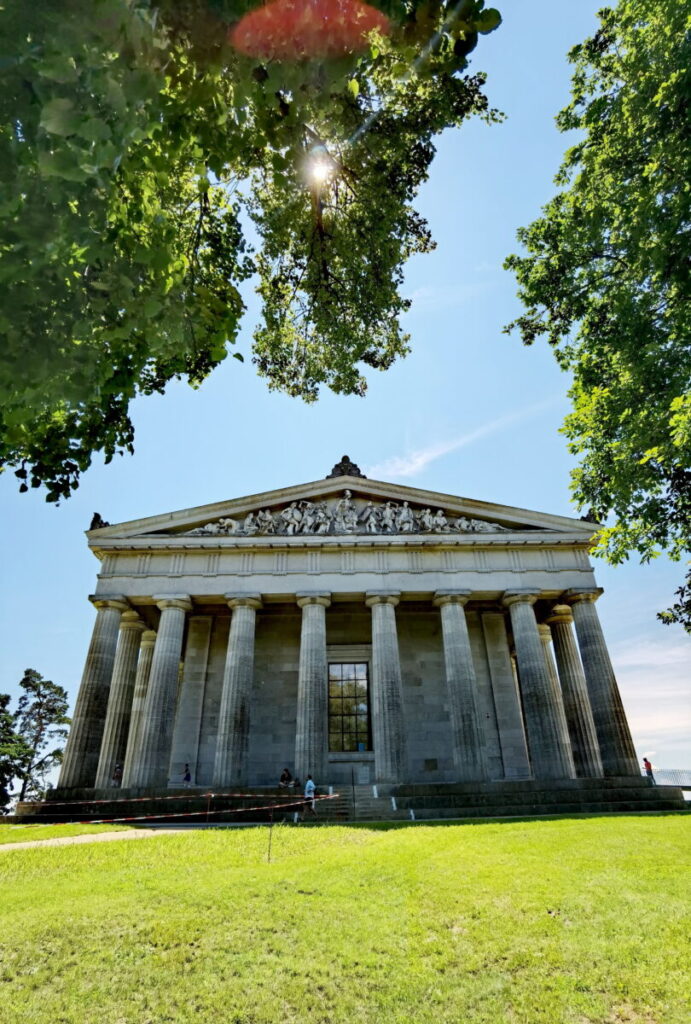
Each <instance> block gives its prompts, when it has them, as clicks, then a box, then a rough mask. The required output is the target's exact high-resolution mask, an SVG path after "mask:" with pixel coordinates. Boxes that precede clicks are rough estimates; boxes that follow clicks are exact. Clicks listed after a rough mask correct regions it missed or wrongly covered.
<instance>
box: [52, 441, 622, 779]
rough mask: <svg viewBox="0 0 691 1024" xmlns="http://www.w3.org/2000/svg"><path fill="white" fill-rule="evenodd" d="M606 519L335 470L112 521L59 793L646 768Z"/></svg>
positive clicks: (100, 527)
mask: <svg viewBox="0 0 691 1024" xmlns="http://www.w3.org/2000/svg"><path fill="white" fill-rule="evenodd" d="M593 529H594V527H593V525H592V524H591V523H590V522H587V521H582V520H579V519H571V518H566V517H564V516H556V515H547V514H545V513H542V512H532V511H527V510H525V509H520V508H512V507H509V506H505V505H496V504H489V503H487V502H482V501H475V500H469V499H467V498H462V497H455V496H453V495H449V494H441V493H436V492H432V491H425V490H418V489H415V488H411V487H407V486H400V485H398V484H388V483H381V482H379V481H375V480H369V479H366V478H365V477H364V476H363V475H362V474H361V473H360V471H359V469H358V467H357V466H355V465H354V464H353V463H351V462H350V461H349V460H348V459H347V458H346V457H344V459H343V461H342V462H341V463H339V464H338V465H337V466H335V467H334V470H333V471H332V473H331V474H330V475H329V476H328V477H326V478H325V479H321V480H317V481H315V482H312V483H306V484H301V485H299V486H295V487H287V488H282V489H280V490H273V491H267V492H265V493H262V494H254V495H250V496H248V497H243V498H235V499H233V500H230V501H223V502H220V503H218V504H214V505H205V506H201V507H198V508H191V509H186V510H184V511H181V512H171V513H166V514H163V515H159V516H153V517H151V518H147V519H139V520H135V521H132V522H127V523H120V524H117V525H110V524H108V523H105V522H104V521H103V520H101V519H100V517H98V516H95V517H94V522H93V523H92V529H91V530H89V532H88V534H87V536H88V543H89V546H90V548H91V549H92V550H93V552H94V554H95V555H96V556H97V558H98V559H99V560H100V563H101V566H100V569H101V571H100V573H99V575H98V583H97V586H96V591H95V593H94V594H93V596H92V597H91V598H90V600H91V602H92V604H93V605H94V607H95V608H96V622H95V625H94V630H93V636H92V640H91V645H90V648H89V652H88V655H87V658H86V664H85V667H84V675H83V679H82V683H81V688H80V690H79V696H78V699H77V704H76V708H75V712H74V719H73V724H72V729H71V732H70V736H69V741H68V745H67V750H66V754H65V758H64V763H63V766H62V774H61V777H60V783H59V792H60V794H62V795H63V796H64V795H69V793H70V792H74V791H76V790H80V791H83V790H90V789H95V790H101V789H106V788H108V787H110V786H111V785H112V781H111V780H112V778H113V774H114V772H116V765H119V766H121V767H120V768H119V769H118V770H117V773H116V775H118V776H119V773H120V771H121V772H122V780H121V785H122V789H123V790H126V791H128V792H130V793H135V792H139V793H146V792H147V791H153V790H159V791H160V789H161V788H163V787H167V786H180V784H181V782H182V781H183V777H184V773H185V770H186V766H189V771H190V775H191V786H192V787H193V788H194V787H205V788H209V787H213V788H214V789H215V790H219V789H220V790H223V789H227V790H232V789H233V788H238V787H246V786H262V785H265V786H266V785H272V784H275V782H276V779H277V778H278V775H279V773H280V772H281V770H282V769H283V768H285V767H288V768H289V769H290V771H291V772H292V773H293V774H294V775H297V776H299V777H300V778H302V779H304V778H305V776H306V775H307V774H308V773H310V774H312V775H313V776H314V778H315V779H316V780H317V781H318V783H319V784H320V785H324V786H326V785H334V786H339V785H343V784H344V783H348V784H350V783H351V782H353V781H354V782H355V783H357V784H359V785H364V784H390V785H392V784H416V785H419V784H422V783H425V784H428V783H433V784H451V783H477V784H483V783H490V782H506V781H518V780H540V781H543V782H545V783H548V784H552V783H555V782H556V781H557V780H573V779H601V780H603V785H604V784H605V781H606V778H607V777H617V778H629V779H631V778H633V777H635V778H637V779H638V780H639V782H640V772H639V768H638V763H637V757H636V753H635V751H634V748H633V744H632V741H631V735H630V733H629V728H628V725H627V722H626V718H625V714H624V710H623V707H622V702H621V699H620V696H619V691H618V688H617V683H616V680H615V677H614V673H613V671H612V665H611V663H610V659H609V656H608V653H607V645H606V642H605V639H604V637H603V634H602V629H601V627H600V622H599V619H598V612H597V606H596V601H597V598H598V597H599V595H600V593H601V591H600V589H599V588H598V586H597V584H596V582H595V578H594V576H593V570H592V567H591V564H590V561H589V557H588V551H589V546H590V543H591V537H592V534H593Z"/></svg>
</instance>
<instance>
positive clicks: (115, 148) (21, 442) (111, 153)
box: [0, 0, 500, 501]
mask: <svg viewBox="0 0 691 1024" xmlns="http://www.w3.org/2000/svg"><path fill="white" fill-rule="evenodd" d="M297 2H298V0H283V4H284V6H285V5H286V4H288V6H290V4H291V3H292V4H293V6H294V5H295V4H296V3H297ZM300 2H303V0H300ZM304 2H305V3H307V2H308V0H304ZM315 2H316V0H309V3H311V5H312V6H311V8H310V11H312V12H314V11H315V10H316V7H315ZM320 2H321V3H322V7H323V6H324V4H325V3H327V2H330V3H331V4H332V7H333V6H334V5H335V9H336V11H337V14H338V16H339V18H341V22H342V20H343V18H342V14H343V10H344V9H345V8H343V4H344V3H345V0H320ZM348 3H349V5H350V7H353V0H348ZM339 5H341V6H339ZM256 6H257V4H256V3H251V2H250V0H62V2H61V3H55V2H53V0H32V2H31V3H26V2H25V0H6V2H5V3H4V4H3V5H2V6H1V7H0V39H1V40H2V46H1V50H0V73H1V79H0V80H1V81H2V88H1V89H0V219H1V221H2V225H3V226H2V233H1V236H0V337H1V338H2V346H1V347H0V406H1V408H2V411H1V412H0V465H9V466H15V467H18V468H17V469H16V474H17V476H18V477H19V479H20V481H21V486H20V489H21V490H24V489H26V488H28V486H30V485H31V486H39V485H41V484H44V485H45V486H46V488H47V499H48V500H50V501H56V500H58V499H59V498H61V497H67V496H69V494H70V492H71V491H72V490H73V489H74V488H75V487H76V486H77V485H78V480H79V475H80V473H81V472H82V471H83V470H85V469H86V468H87V467H88V465H89V464H90V461H91V458H92V456H93V453H94V452H96V451H99V450H102V451H103V452H104V453H105V457H106V460H107V461H110V459H111V458H112V457H113V455H114V454H115V453H117V452H123V451H126V450H129V451H131V450H132V444H133V430H132V424H131V421H130V418H129V416H128V407H129V404H130V402H131V401H132V399H133V398H134V397H135V396H136V395H138V394H149V393H152V392H156V391H159V392H160V391H163V390H164V388H165V386H166V384H167V383H168V382H169V381H170V380H171V379H173V378H186V379H187V380H188V381H189V382H190V383H191V384H192V385H198V384H199V383H200V382H201V381H202V380H203V379H204V378H205V376H206V375H207V374H208V373H209V372H210V370H211V369H212V368H213V367H215V366H217V365H218V364H219V363H220V362H221V360H223V359H224V358H225V357H226V355H227V353H228V351H229V347H231V346H233V345H234V344H235V342H236V338H237V333H238V326H239V322H240V318H241V315H242V312H243V302H242V298H241V295H240V292H239V286H240V285H241V283H242V282H243V281H244V280H246V279H247V278H248V277H249V276H250V275H251V274H252V273H255V272H256V274H257V275H258V291H259V293H260V295H261V299H262V303H263V312H262V319H261V322H260V324H259V326H258V328H257V330H256V332H255V337H254V361H255V363H256V366H257V368H258V371H259V372H260V373H261V374H263V375H264V376H265V377H266V378H267V381H268V383H269V386H270V387H274V388H280V389H283V390H285V391H287V392H288V393H289V394H291V395H296V396H301V397H302V398H305V399H307V400H313V399H314V398H315V397H316V396H317V394H318V391H319V388H320V386H322V385H326V386H328V387H330V388H332V389H333V390H334V391H336V392H341V393H345V394H351V393H356V394H362V393H363V392H364V390H365V387H366V382H365V378H364V374H363V366H364V367H367V366H369V367H375V368H379V369H384V368H386V367H388V366H390V365H391V363H392V362H393V361H394V360H395V359H396V358H397V357H398V356H401V355H403V354H404V353H405V352H406V351H407V345H408V339H407V337H406V335H405V334H404V332H403V331H402V328H401V325H400V314H401V313H402V312H403V311H404V310H405V309H406V308H407V305H408V303H407V300H405V299H404V298H403V297H402V296H401V293H400V286H401V280H402V268H403V265H404V262H405V261H406V259H407V258H408V257H409V256H410V255H411V254H412V253H416V252H426V251H429V250H430V249H431V248H432V247H433V242H432V239H431V237H430V234H429V231H428V228H427V225H426V223H425V222H424V220H423V219H422V218H421V217H420V216H419V214H417V213H416V211H415V210H414V208H413V206H412V202H413V200H414V198H415V195H416V192H417V190H418V188H419V186H420V184H421V183H422V182H423V181H424V180H425V178H426V176H427V173H428V169H429V165H430V162H431V160H432V157H433V154H434V145H433V141H432V140H433V138H434V136H435V135H436V134H438V133H439V132H440V131H442V130H443V129H444V128H447V127H450V126H454V125H459V124H461V123H462V122H463V121H464V120H465V119H466V118H468V117H470V116H471V115H475V114H477V115H480V116H482V117H484V118H486V119H488V120H492V119H495V118H496V117H497V114H496V112H495V111H492V110H491V109H490V108H489V106H488V103H487V99H486V97H485V96H484V94H483V92H482V86H483V81H484V79H483V76H482V75H480V74H477V75H469V74H467V73H465V69H466V65H467V55H468V54H469V53H470V52H471V51H472V50H473V48H474V47H475V45H476V43H477V39H478V34H479V33H486V32H489V31H492V30H493V29H494V28H495V27H496V26H497V25H498V24H499V22H500V16H499V14H498V12H497V11H496V10H494V9H493V8H485V6H484V3H483V0H459V2H456V3H452V2H450V0H447V2H446V3H444V2H441V0H385V2H384V3H381V4H379V7H380V8H381V14H380V15H379V16H378V18H375V19H374V20H373V21H372V22H371V23H372V24H384V23H386V22H387V19H388V24H390V25H391V31H390V33H389V34H387V35H385V34H383V33H382V31H380V30H375V31H373V32H372V33H370V35H369V36H368V37H367V39H366V41H365V42H366V45H365V46H364V48H361V47H356V48H350V49H346V50H345V51H343V52H341V51H339V50H338V48H337V47H336V55H334V47H333V46H331V47H329V46H327V47H326V48H322V49H325V52H326V56H324V55H323V53H322V54H321V55H320V54H319V53H314V54H312V53H309V52H305V51H300V52H299V53H297V54H296V55H295V57H294V58H293V59H287V58H285V54H282V55H281V57H282V58H283V59H279V56H276V55H272V54H271V53H269V54H267V55H265V56H262V57H256V56H254V57H253V56H248V55H247V54H246V53H245V52H239V50H238V49H236V48H234V46H233V45H232V44H231V38H232V32H233V28H234V26H237V24H238V22H239V20H240V19H241V18H242V17H243V15H245V14H247V13H248V12H250V11H251V10H252V8H253V7H256ZM360 6H361V7H362V6H363V5H360ZM310 16H311V15H310ZM317 28H318V29H319V31H322V34H323V23H319V25H318V26H317ZM250 49H251V47H250ZM315 160H317V161H318V163H319V167H318V171H319V173H318V174H317V175H315V174H311V173H310V166H309V165H310V162H314V161H315ZM245 215H247V216H249V217H250V218H251V219H252V221H253V222H254V224H255V225H256V228H257V231H258V234H259V237H260V246H259V248H258V251H257V252H256V253H253V252H250V250H249V248H248V246H247V244H246V242H245V240H244V238H243V231H242V219H243V216H245ZM234 354H235V356H236V358H242V356H241V354H240V353H239V352H235V353H234Z"/></svg>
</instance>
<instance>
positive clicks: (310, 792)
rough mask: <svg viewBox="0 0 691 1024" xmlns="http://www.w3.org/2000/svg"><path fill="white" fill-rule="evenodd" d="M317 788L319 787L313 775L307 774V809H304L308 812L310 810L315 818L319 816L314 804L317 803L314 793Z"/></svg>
mask: <svg viewBox="0 0 691 1024" xmlns="http://www.w3.org/2000/svg"><path fill="white" fill-rule="evenodd" d="M316 789H317V787H316V786H315V784H314V779H313V778H312V776H311V775H308V776H307V780H306V782H305V809H304V813H305V814H306V813H307V811H310V813H311V814H312V815H313V816H314V817H315V818H316V817H317V812H316V810H315V806H314V805H315V799H314V794H315V791H316Z"/></svg>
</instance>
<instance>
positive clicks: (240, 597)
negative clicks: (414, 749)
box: [223, 594, 262, 611]
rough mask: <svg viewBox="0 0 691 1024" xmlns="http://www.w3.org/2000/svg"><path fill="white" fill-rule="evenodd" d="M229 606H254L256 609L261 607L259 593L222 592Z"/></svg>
mask: <svg viewBox="0 0 691 1024" xmlns="http://www.w3.org/2000/svg"><path fill="white" fill-rule="evenodd" d="M223 596H224V597H225V599H226V602H227V604H228V607H229V608H233V609H235V608H254V610H255V611H258V610H259V609H260V608H261V607H262V596H261V594H224V595H223Z"/></svg>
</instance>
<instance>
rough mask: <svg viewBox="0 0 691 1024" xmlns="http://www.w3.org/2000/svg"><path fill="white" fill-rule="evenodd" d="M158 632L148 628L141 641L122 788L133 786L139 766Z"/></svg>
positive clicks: (123, 767)
mask: <svg viewBox="0 0 691 1024" xmlns="http://www.w3.org/2000/svg"><path fill="white" fill-rule="evenodd" d="M155 643H156V633H155V632H154V630H153V629H146V630H144V632H143V633H142V638H141V640H140V641H139V661H138V662H137V674H136V676H135V679H134V696H133V697H132V713H131V715H130V728H129V733H128V735H127V749H126V751H125V760H124V762H123V766H122V788H123V789H126V788H127V787H128V786H133V785H134V783H133V782H132V781H131V780H132V778H133V777H135V776H136V774H137V772H138V770H139V766H138V764H137V763H136V762H135V751H136V750H137V749H138V744H139V736H140V734H141V731H142V714H143V711H144V703H145V701H146V691H147V689H148V686H149V675H150V674H151V662H152V660H153V656H154V645H155Z"/></svg>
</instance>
